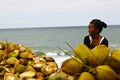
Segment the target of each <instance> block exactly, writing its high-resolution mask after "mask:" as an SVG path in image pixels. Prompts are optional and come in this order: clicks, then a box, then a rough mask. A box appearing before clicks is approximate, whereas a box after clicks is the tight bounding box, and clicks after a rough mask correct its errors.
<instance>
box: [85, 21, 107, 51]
mask: <svg viewBox="0 0 120 80" xmlns="http://www.w3.org/2000/svg"><path fill="white" fill-rule="evenodd" d="M106 27H107V24H106V23H104V22H102V21H101V20H99V19H93V20H92V21H91V22H90V24H89V26H88V32H89V35H88V36H85V38H84V44H86V45H87V46H88V48H90V49H92V48H94V47H95V46H97V45H100V44H104V45H106V46H107V47H108V40H107V39H106V38H105V37H103V36H101V35H100V33H101V31H102V30H103V28H106Z"/></svg>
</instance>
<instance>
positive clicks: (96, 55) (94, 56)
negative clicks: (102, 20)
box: [88, 45, 110, 66]
mask: <svg viewBox="0 0 120 80" xmlns="http://www.w3.org/2000/svg"><path fill="white" fill-rule="evenodd" d="M109 53H110V49H109V48H108V47H106V46H105V45H98V46H96V47H95V48H93V49H92V50H91V54H89V57H88V61H89V63H90V65H92V66H98V65H103V64H104V63H105V62H106V60H107V59H108V56H109Z"/></svg>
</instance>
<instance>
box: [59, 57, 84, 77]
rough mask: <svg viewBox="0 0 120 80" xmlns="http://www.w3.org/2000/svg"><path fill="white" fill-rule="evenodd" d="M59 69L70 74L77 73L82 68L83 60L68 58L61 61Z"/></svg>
mask: <svg viewBox="0 0 120 80" xmlns="http://www.w3.org/2000/svg"><path fill="white" fill-rule="evenodd" d="M61 69H62V71H63V72H65V73H67V74H70V75H73V74H77V73H80V72H81V71H82V70H83V62H82V61H81V60H80V59H78V58H69V59H67V60H65V61H64V62H63V63H62V66H61Z"/></svg>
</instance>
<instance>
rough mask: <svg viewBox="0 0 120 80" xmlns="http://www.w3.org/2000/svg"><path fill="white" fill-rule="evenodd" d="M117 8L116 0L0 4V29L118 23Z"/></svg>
mask: <svg viewBox="0 0 120 80" xmlns="http://www.w3.org/2000/svg"><path fill="white" fill-rule="evenodd" d="M119 4H120V1H119V0H110V1H109V0H0V11H1V13H0V21H1V23H0V25H3V26H9V25H11V26H31V25H32V26H53V25H55V26H56V25H79V24H80V25H82V24H83V25H85V24H87V23H88V22H89V20H91V19H92V18H101V19H103V20H106V21H108V23H111V24H112V23H113V24H114V23H119V18H118V16H119V13H120V11H119V9H120V6H119ZM6 23H7V24H6Z"/></svg>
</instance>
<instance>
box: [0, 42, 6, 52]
mask: <svg viewBox="0 0 120 80" xmlns="http://www.w3.org/2000/svg"><path fill="white" fill-rule="evenodd" d="M6 47H7V43H6V42H3V41H0V49H1V50H4V49H5V48H6Z"/></svg>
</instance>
